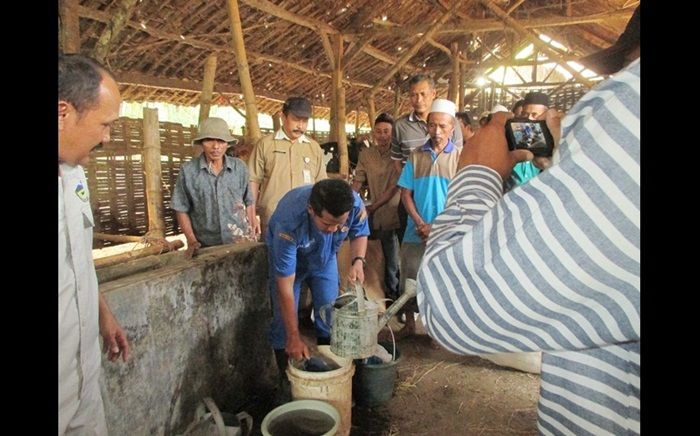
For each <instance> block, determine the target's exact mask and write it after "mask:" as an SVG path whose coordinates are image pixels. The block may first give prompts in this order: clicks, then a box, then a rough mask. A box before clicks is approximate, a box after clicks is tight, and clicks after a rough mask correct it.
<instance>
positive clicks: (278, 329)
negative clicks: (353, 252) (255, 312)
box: [268, 256, 340, 350]
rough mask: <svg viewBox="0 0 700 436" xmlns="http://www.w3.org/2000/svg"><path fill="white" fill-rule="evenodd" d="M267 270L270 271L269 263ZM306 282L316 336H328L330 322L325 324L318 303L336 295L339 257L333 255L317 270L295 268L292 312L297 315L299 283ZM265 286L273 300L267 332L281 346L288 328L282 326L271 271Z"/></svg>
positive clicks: (331, 301) (276, 344) (330, 300)
mask: <svg viewBox="0 0 700 436" xmlns="http://www.w3.org/2000/svg"><path fill="white" fill-rule="evenodd" d="M270 271H273V269H272V267H270ZM302 282H306V284H307V285H308V286H309V290H310V291H311V299H312V300H313V303H314V326H315V327H316V336H317V337H319V338H330V336H331V331H330V326H327V325H326V324H325V323H324V322H323V321H322V320H321V316H320V315H319V314H320V313H321V307H323V306H325V305H327V304H331V303H333V302H334V301H335V299H336V298H337V297H338V289H339V288H340V278H339V277H338V261H337V259H336V257H335V256H333V257H332V258H331V260H330V261H329V262H328V263H327V264H326V265H325V267H323V268H322V269H320V270H301V271H299V270H298V271H297V272H296V276H295V277H294V287H293V289H294V309H295V310H294V316H297V310H298V309H299V294H300V292H301V284H302ZM268 289H269V290H270V299H271V301H272V322H271V324H270V330H269V332H268V338H269V340H270V344H271V345H272V348H274V349H277V350H279V349H282V348H284V347H285V345H286V343H287V332H286V329H285V328H284V321H282V315H281V313H280V305H279V296H278V295H277V280H276V278H275V277H274V276H273V274H271V275H270V276H269V277H268Z"/></svg>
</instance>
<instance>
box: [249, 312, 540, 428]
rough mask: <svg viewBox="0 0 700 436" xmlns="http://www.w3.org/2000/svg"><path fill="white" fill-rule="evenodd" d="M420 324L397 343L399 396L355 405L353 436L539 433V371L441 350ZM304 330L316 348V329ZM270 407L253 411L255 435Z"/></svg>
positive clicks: (396, 394)
mask: <svg viewBox="0 0 700 436" xmlns="http://www.w3.org/2000/svg"><path fill="white" fill-rule="evenodd" d="M392 323H394V322H393V321H392ZM394 325H395V326H396V325H397V324H396V323H394ZM398 326H400V324H399V325H398ZM417 327H418V334H417V335H416V336H411V337H405V338H402V339H400V340H398V341H397V342H396V344H397V348H398V350H399V351H400V353H401V358H400V360H399V363H398V365H397V367H398V377H397V381H396V385H395V387H394V396H393V397H392V399H391V400H390V401H389V403H388V404H386V405H383V406H378V407H374V408H368V407H362V406H360V405H357V404H356V405H354V406H353V408H352V429H351V433H350V434H351V436H398V435H407V436H428V435H430V436H435V435H438V436H462V435H493V436H497V435H536V434H537V398H538V393H539V383H540V381H539V375H536V374H529V373H525V372H521V371H518V370H515V369H509V368H504V367H500V366H498V365H496V364H494V363H491V362H490V361H488V360H485V359H482V358H480V357H476V356H459V355H456V354H452V353H450V352H448V351H447V350H445V349H442V348H436V347H435V346H434V345H432V343H431V339H430V337H428V336H427V335H425V333H424V331H423V330H422V326H421V325H420V322H417ZM302 332H303V333H304V335H305V336H307V335H308V336H309V337H306V338H305V339H306V342H307V344H308V345H309V346H311V347H313V346H312V343H313V341H312V340H311V339H310V336H311V333H312V332H311V331H304V330H302ZM252 408H253V409H257V408H256V407H252ZM271 408H272V406H270V405H267V406H266V407H265V406H263V410H260V409H258V410H249V412H250V413H251V414H252V415H253V416H254V418H255V427H254V431H253V435H260V434H261V433H260V430H259V429H260V422H261V420H262V418H263V417H264V415H265V414H266V413H267V412H268V411H269V410H271Z"/></svg>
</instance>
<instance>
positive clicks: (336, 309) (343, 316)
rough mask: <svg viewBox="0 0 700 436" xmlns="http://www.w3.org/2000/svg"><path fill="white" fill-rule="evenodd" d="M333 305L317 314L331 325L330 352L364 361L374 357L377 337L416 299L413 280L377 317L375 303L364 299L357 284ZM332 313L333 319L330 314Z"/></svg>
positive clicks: (351, 286)
mask: <svg viewBox="0 0 700 436" xmlns="http://www.w3.org/2000/svg"><path fill="white" fill-rule="evenodd" d="M348 288H349V289H348V290H347V292H346V293H344V294H343V295H340V296H339V297H338V298H337V299H336V300H335V302H334V304H333V305H327V306H324V307H323V308H322V310H321V311H320V316H321V320H322V321H323V322H325V323H326V324H327V325H330V326H331V351H332V352H333V353H335V354H337V355H338V356H342V357H347V358H351V359H364V358H366V357H370V356H372V355H373V354H374V350H375V348H376V346H377V334H379V331H380V330H381V329H382V328H383V327H384V326H385V325H386V324H387V323H388V322H389V320H390V319H391V317H392V316H394V315H396V313H397V312H398V311H399V309H401V307H403V306H404V305H405V304H406V302H408V300H409V299H411V298H413V297H415V296H416V281H415V280H411V279H407V280H406V286H405V288H406V289H405V290H404V293H403V294H402V295H401V297H399V299H398V300H396V302H394V304H392V305H391V306H389V308H388V309H387V310H386V312H384V314H383V315H382V316H381V317H380V316H379V306H378V305H377V303H375V302H374V301H371V300H367V299H366V298H365V292H364V288H363V287H362V285H361V284H359V283H354V284H350V285H348ZM331 310H332V320H330V321H331V322H329V319H328V318H331V316H329V313H331Z"/></svg>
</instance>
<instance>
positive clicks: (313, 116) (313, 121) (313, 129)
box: [311, 104, 316, 139]
mask: <svg viewBox="0 0 700 436" xmlns="http://www.w3.org/2000/svg"><path fill="white" fill-rule="evenodd" d="M315 111H316V105H314V104H312V105H311V132H312V133H313V135H314V139H316V113H315Z"/></svg>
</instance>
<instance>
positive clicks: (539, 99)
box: [523, 91, 549, 107]
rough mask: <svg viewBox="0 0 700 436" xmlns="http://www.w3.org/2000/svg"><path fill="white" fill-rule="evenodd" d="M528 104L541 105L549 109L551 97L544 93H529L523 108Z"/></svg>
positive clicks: (526, 95)
mask: <svg viewBox="0 0 700 436" xmlns="http://www.w3.org/2000/svg"><path fill="white" fill-rule="evenodd" d="M528 104H541V105H544V106H547V107H549V96H548V95H547V94H545V93H543V92H537V91H533V92H528V93H527V94H525V98H524V99H523V106H526V105H528Z"/></svg>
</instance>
